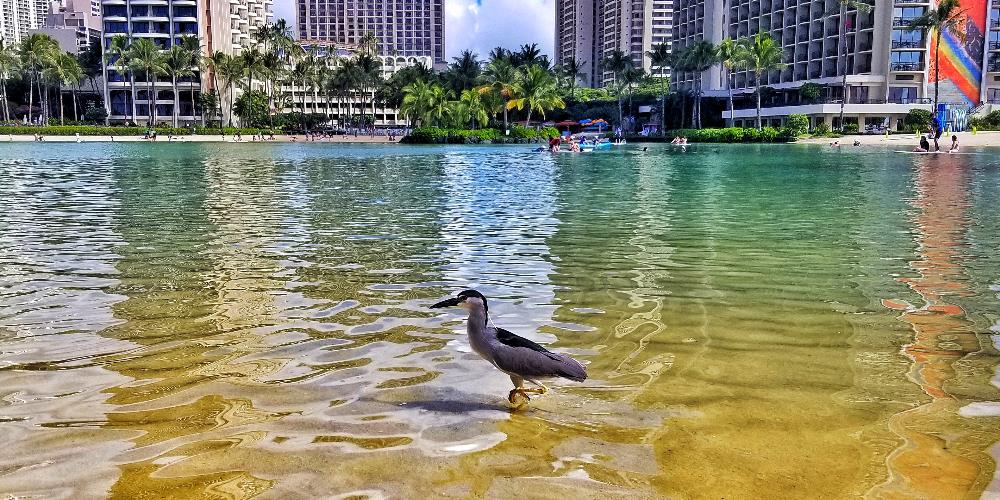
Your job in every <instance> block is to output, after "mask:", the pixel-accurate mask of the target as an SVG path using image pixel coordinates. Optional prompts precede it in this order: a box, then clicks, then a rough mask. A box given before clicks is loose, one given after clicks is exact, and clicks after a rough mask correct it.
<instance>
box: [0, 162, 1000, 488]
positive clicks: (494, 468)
mask: <svg viewBox="0 0 1000 500" xmlns="http://www.w3.org/2000/svg"><path fill="white" fill-rule="evenodd" d="M528 149H529V148H528V147H505V148H502V147H496V148H494V147H478V148H473V147H440V148H438V147H404V146H341V145H338V146H331V145H313V144H266V145H241V146H232V145H225V144H62V145H57V144H10V145H3V144H0V269H2V274H0V446H2V448H3V449H4V453H3V454H0V492H3V493H7V494H11V495H14V496H28V497H45V498H82V497H105V496H106V497H112V498H128V499H132V498H251V497H260V498H294V497H298V498H310V497H318V496H334V495H343V496H351V495H355V496H362V497H363V496H368V497H370V498H379V497H387V496H394V497H402V498H415V497H421V496H423V497H428V498H438V497H459V498H462V497H495V498H507V497H511V496H514V495H515V494H516V495H518V496H519V497H525V498H552V497H558V496H565V497H566V498H617V497H623V498H626V497H627V498H653V497H663V496H673V497H680V498H723V497H725V498H810V499H816V498H847V497H858V496H869V497H876V498H915V497H921V498H976V497H979V496H981V495H983V496H989V495H994V496H995V495H998V494H1000V480H998V479H997V476H996V458H995V457H996V456H997V454H998V448H997V444H996V443H997V442H998V441H1000V402H998V401H1000V389H998V383H1000V382H998V378H997V377H998V376H997V366H998V361H1000V357H998V352H997V335H998V333H997V330H998V326H997V325H998V323H1000V299H998V297H997V295H998V294H1000V252H997V251H996V249H997V248H1000V210H998V209H997V205H996V200H997V199H998V195H1000V155H997V154H996V153H995V151H992V152H991V151H988V150H974V149H971V148H970V149H969V150H970V151H973V152H977V153H978V154H974V155H962V156H958V157H956V156H952V157H948V156H937V157H935V156H917V155H893V154H891V153H888V152H887V151H883V150H881V149H879V148H863V149H848V148H845V149H843V150H841V151H830V150H829V148H824V147H822V146H745V147H744V146H733V147H725V146H693V147H690V148H688V149H687V150H686V151H683V152H682V151H681V150H678V149H669V148H668V147H666V146H656V147H652V148H650V149H649V150H648V151H646V152H642V151H641V150H640V149H639V148H635V147H631V146H630V147H625V148H620V149H616V150H615V151H612V152H609V153H606V154H596V153H595V154H591V155H578V156H577V155H560V156H559V157H552V156H550V155H539V154H534V153H530V152H528ZM466 287H476V288H478V289H479V290H481V291H482V292H484V293H485V294H486V295H487V296H489V297H491V299H492V300H491V303H490V306H491V308H490V309H491V312H492V313H493V317H494V320H495V322H496V323H497V324H499V325H501V326H504V327H506V328H508V329H510V330H512V331H515V332H517V333H520V334H522V335H524V336H527V337H529V338H532V339H534V340H536V341H538V342H542V343H545V344H547V345H549V346H550V347H551V348H552V349H558V350H561V351H563V352H568V353H572V354H573V355H575V356H578V357H579V358H580V359H582V360H584V361H585V362H586V363H587V364H588V368H589V371H590V374H591V379H590V380H588V381H587V382H586V383H584V384H573V383H565V384H556V390H555V391H554V393H551V394H549V395H547V396H545V397H544V398H540V399H538V400H536V401H535V402H533V404H532V405H531V406H530V407H529V408H527V409H525V410H523V411H520V412H511V411H510V409H509V408H508V406H507V404H506V402H505V401H504V395H505V394H506V391H507V390H508V389H509V385H508V384H509V381H508V380H507V379H506V377H504V376H503V375H502V374H500V373H498V372H496V371H495V370H494V369H493V368H492V367H491V366H490V365H489V364H487V363H486V362H484V361H482V360H480V359H478V358H477V357H476V356H475V355H474V354H472V353H471V352H470V350H469V347H468V343H467V341H466V339H465V337H464V333H463V328H464V326H463V319H462V318H461V317H460V316H458V315H456V314H453V313H440V312H439V311H430V310H428V309H426V306H427V305H428V304H430V303H431V302H432V301H434V300H437V299H439V298H440V297H442V296H445V295H447V294H450V293H454V292H455V291H457V290H460V289H462V288H466ZM984 492H985V495H984ZM991 492H992V493H991Z"/></svg>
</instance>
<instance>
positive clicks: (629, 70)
mask: <svg viewBox="0 0 1000 500" xmlns="http://www.w3.org/2000/svg"><path fill="white" fill-rule="evenodd" d="M647 77H648V75H647V74H646V72H645V71H644V70H643V69H642V68H637V67H635V66H632V65H631V64H629V65H628V66H626V67H625V69H624V70H623V71H622V72H621V75H620V76H619V81H618V83H619V84H620V91H624V92H626V93H627V94H628V113H629V117H631V116H633V115H632V110H633V107H632V96H633V94H634V93H635V88H636V87H638V86H639V85H641V84H642V82H644V81H646V78H647ZM629 122H630V123H631V120H629Z"/></svg>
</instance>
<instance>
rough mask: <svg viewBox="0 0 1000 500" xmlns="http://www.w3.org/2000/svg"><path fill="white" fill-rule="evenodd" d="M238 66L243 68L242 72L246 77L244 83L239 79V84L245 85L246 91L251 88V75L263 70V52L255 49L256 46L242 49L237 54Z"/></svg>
mask: <svg viewBox="0 0 1000 500" xmlns="http://www.w3.org/2000/svg"><path fill="white" fill-rule="evenodd" d="M239 58H240V67H241V68H242V69H243V73H244V74H245V75H246V77H247V81H246V84H245V85H244V84H243V82H242V78H241V79H240V80H241V81H240V85H241V86H245V88H246V89H247V91H248V92H249V91H251V90H253V76H254V74H258V75H259V74H260V73H263V72H264V54H263V53H262V52H261V51H259V50H257V47H249V48H246V49H243V52H241V53H240V55H239Z"/></svg>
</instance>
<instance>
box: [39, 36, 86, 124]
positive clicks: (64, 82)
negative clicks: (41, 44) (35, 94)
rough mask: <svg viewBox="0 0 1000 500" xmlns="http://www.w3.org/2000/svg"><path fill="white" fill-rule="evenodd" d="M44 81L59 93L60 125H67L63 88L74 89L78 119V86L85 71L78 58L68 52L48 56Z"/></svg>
mask: <svg viewBox="0 0 1000 500" xmlns="http://www.w3.org/2000/svg"><path fill="white" fill-rule="evenodd" d="M42 79H43V80H45V81H46V82H49V83H51V84H52V86H54V87H56V89H58V91H59V124H60V125H63V124H65V123H66V112H65V106H64V105H63V93H64V92H63V91H62V87H64V86H66V87H72V88H73V119H74V120H76V119H77V117H78V113H77V107H76V86H77V85H79V84H80V83H82V82H83V70H82V69H80V64H79V63H78V62H77V61H76V57H74V56H73V55H72V54H70V53H68V52H53V53H50V54H48V58H47V59H46V61H45V69H43V70H42Z"/></svg>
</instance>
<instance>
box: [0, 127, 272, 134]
mask: <svg viewBox="0 0 1000 500" xmlns="http://www.w3.org/2000/svg"><path fill="white" fill-rule="evenodd" d="M147 130H149V127H102V126H97V125H52V126H49V127H24V126H19V127H0V134H14V135H17V134H21V135H32V134H41V135H76V134H80V135H83V136H95V135H116V136H129V135H133V136H140V135H146V131H147ZM155 130H156V134H157V135H160V136H168V135H191V132H192V130H191V129H190V128H183V127H178V128H173V127H156V128H155ZM223 130H224V131H225V133H226V135H236V134H243V135H253V134H270V133H272V132H271V131H270V130H267V129H256V128H225V129H223ZM194 133H195V134H198V135H217V134H218V133H219V129H218V128H201V127H196V128H195V129H194ZM277 133H280V131H278V132H277Z"/></svg>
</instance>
